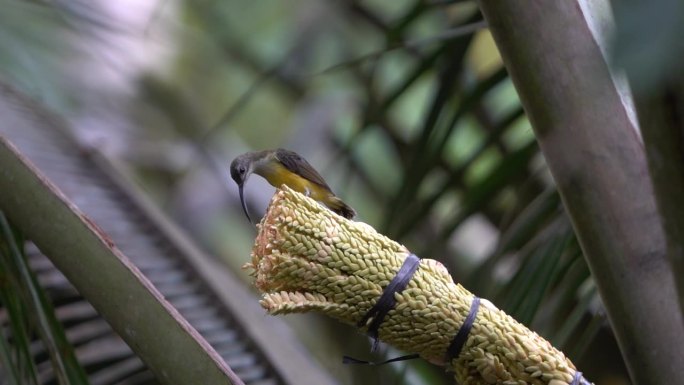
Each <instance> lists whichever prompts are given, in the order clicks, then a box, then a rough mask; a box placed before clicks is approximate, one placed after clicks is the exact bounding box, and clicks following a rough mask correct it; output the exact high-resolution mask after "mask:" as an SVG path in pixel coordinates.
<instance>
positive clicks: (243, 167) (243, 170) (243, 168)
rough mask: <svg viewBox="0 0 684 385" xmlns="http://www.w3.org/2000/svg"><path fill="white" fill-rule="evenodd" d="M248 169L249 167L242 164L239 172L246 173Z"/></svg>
mask: <svg viewBox="0 0 684 385" xmlns="http://www.w3.org/2000/svg"><path fill="white" fill-rule="evenodd" d="M246 171H247V169H246V168H245V166H240V167H238V172H239V173H240V174H244V173H245V172H246Z"/></svg>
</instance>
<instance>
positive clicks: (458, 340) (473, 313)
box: [445, 297, 480, 363]
mask: <svg viewBox="0 0 684 385" xmlns="http://www.w3.org/2000/svg"><path fill="white" fill-rule="evenodd" d="M478 310H480V298H479V297H473V302H471V303H470V311H469V312H468V316H466V319H465V321H463V325H461V328H460V329H458V332H457V333H456V335H455V336H454V339H453V340H451V344H449V347H448V348H447V351H446V355H445V361H446V362H447V363H448V362H450V361H451V360H453V359H454V358H458V355H459V354H461V350H462V349H463V345H465V343H466V341H467V340H468V335H469V334H470V329H472V328H473V323H474V322H475V317H477V312H478Z"/></svg>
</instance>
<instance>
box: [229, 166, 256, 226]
mask: <svg viewBox="0 0 684 385" xmlns="http://www.w3.org/2000/svg"><path fill="white" fill-rule="evenodd" d="M251 173H252V156H251V153H246V154H242V155H240V156H238V157H237V158H235V159H233V162H232V163H231V164H230V177H231V178H233V180H234V181H235V183H237V185H238V191H239V192H240V203H242V209H243V210H244V211H245V215H246V216H247V219H248V220H249V221H250V223H251V222H252V218H250V216H249V211H247V204H246V203H245V197H244V195H243V192H242V191H243V187H244V185H245V181H247V178H249V175H250V174H251Z"/></svg>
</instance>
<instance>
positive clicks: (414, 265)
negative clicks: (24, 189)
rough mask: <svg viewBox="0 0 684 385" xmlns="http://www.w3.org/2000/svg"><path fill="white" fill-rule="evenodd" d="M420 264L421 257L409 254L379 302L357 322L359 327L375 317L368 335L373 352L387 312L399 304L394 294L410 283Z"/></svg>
mask: <svg viewBox="0 0 684 385" xmlns="http://www.w3.org/2000/svg"><path fill="white" fill-rule="evenodd" d="M419 265H420V258H418V256H417V255H415V254H413V253H411V254H409V255H408V256H407V257H406V259H405V260H404V263H403V264H402V265H401V267H400V268H399V271H398V272H397V275H395V276H394V278H392V280H391V281H390V283H389V285H387V287H385V289H384V290H383V291H382V295H381V296H380V299H378V302H376V303H375V305H373V307H372V308H370V310H368V312H367V313H366V315H364V316H363V318H361V320H360V321H359V322H358V323H357V324H356V326H358V327H363V326H364V325H365V324H366V322H368V320H369V319H370V318H371V317H373V321H371V323H370V325H369V326H368V335H369V336H370V337H371V338H373V347H372V348H371V352H374V351H376V350H377V348H378V329H379V328H380V325H381V324H382V322H383V321H384V320H385V316H386V315H387V313H389V311H390V310H392V309H393V308H394V305H396V304H397V300H396V299H395V298H394V294H395V293H399V292H401V291H403V290H404V289H405V288H406V285H408V283H409V281H410V280H411V278H413V273H415V272H416V270H418V266H419Z"/></svg>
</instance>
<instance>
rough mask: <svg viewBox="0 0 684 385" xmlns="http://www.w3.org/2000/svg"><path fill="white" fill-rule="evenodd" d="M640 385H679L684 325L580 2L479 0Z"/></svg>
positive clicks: (628, 129)
mask: <svg viewBox="0 0 684 385" xmlns="http://www.w3.org/2000/svg"><path fill="white" fill-rule="evenodd" d="M480 6H481V9H482V11H483V13H484V15H485V18H486V19H487V21H488V22H489V26H490V28H491V32H492V34H493V36H494V39H495V41H496V43H497V45H498V47H499V50H500V51H501V55H502V57H503V59H504V63H505V64H506V67H507V68H508V71H509V74H510V75H511V78H512V79H513V82H514V84H515V86H516V88H517V90H518V93H519V95H520V99H521V101H522V104H523V106H524V107H525V110H526V112H527V115H528V117H529V119H530V121H531V122H532V126H533V128H534V131H535V134H536V135H537V139H538V141H539V144H540V147H541V149H542V152H543V154H544V156H545V158H546V161H547V163H548V165H549V168H550V169H551V173H552V174H553V177H554V179H555V181H556V183H557V185H558V190H559V192H560V194H561V197H562V199H563V203H564V204H565V208H566V210H567V212H568V214H569V216H570V218H571V220H572V223H573V226H574V228H575V232H576V233H577V236H578V238H579V241H580V244H581V246H582V250H583V251H584V255H585V256H586V258H587V261H588V263H589V266H590V268H591V271H592V274H593V276H594V279H595V280H596V284H597V286H598V288H599V292H600V294H601V297H602V298H603V301H604V303H605V306H606V310H607V312H608V316H609V319H610V321H611V324H612V326H613V330H614V331H615V334H616V337H617V339H618V343H619V345H620V349H621V351H622V354H623V356H624V358H625V361H626V363H627V366H628V369H629V372H630V375H631V376H632V379H633V380H634V382H635V383H636V384H673V383H682V379H681V378H682V377H681V368H683V367H684V355H683V354H682V353H681V347H682V346H684V325H683V323H682V316H681V313H680V312H679V307H678V303H677V302H678V301H677V295H676V290H675V285H674V280H673V275H672V270H671V269H670V266H669V264H668V261H667V258H666V254H667V250H666V245H665V237H664V233H663V227H662V223H661V218H660V216H659V215H658V211H657V208H656V202H655V199H654V194H653V188H652V185H651V181H650V177H649V174H648V168H647V165H646V156H645V153H644V148H643V145H642V144H641V142H640V140H639V136H638V134H637V133H636V129H635V127H634V126H633V124H632V123H631V121H630V120H629V118H628V114H627V111H626V109H625V107H624V105H623V103H622V101H621V99H620V95H619V93H618V91H617V89H616V86H615V83H614V82H613V79H612V77H611V74H610V71H609V69H608V65H607V63H606V61H605V59H604V57H603V55H602V53H601V50H600V49H599V45H598V43H597V41H596V40H595V38H594V36H593V35H592V32H591V30H590V28H589V25H588V21H587V20H588V16H596V15H587V14H585V12H584V11H583V10H582V8H581V6H580V3H579V2H578V1H535V2H524V3H520V2H513V1H494V0H481V1H480Z"/></svg>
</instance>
